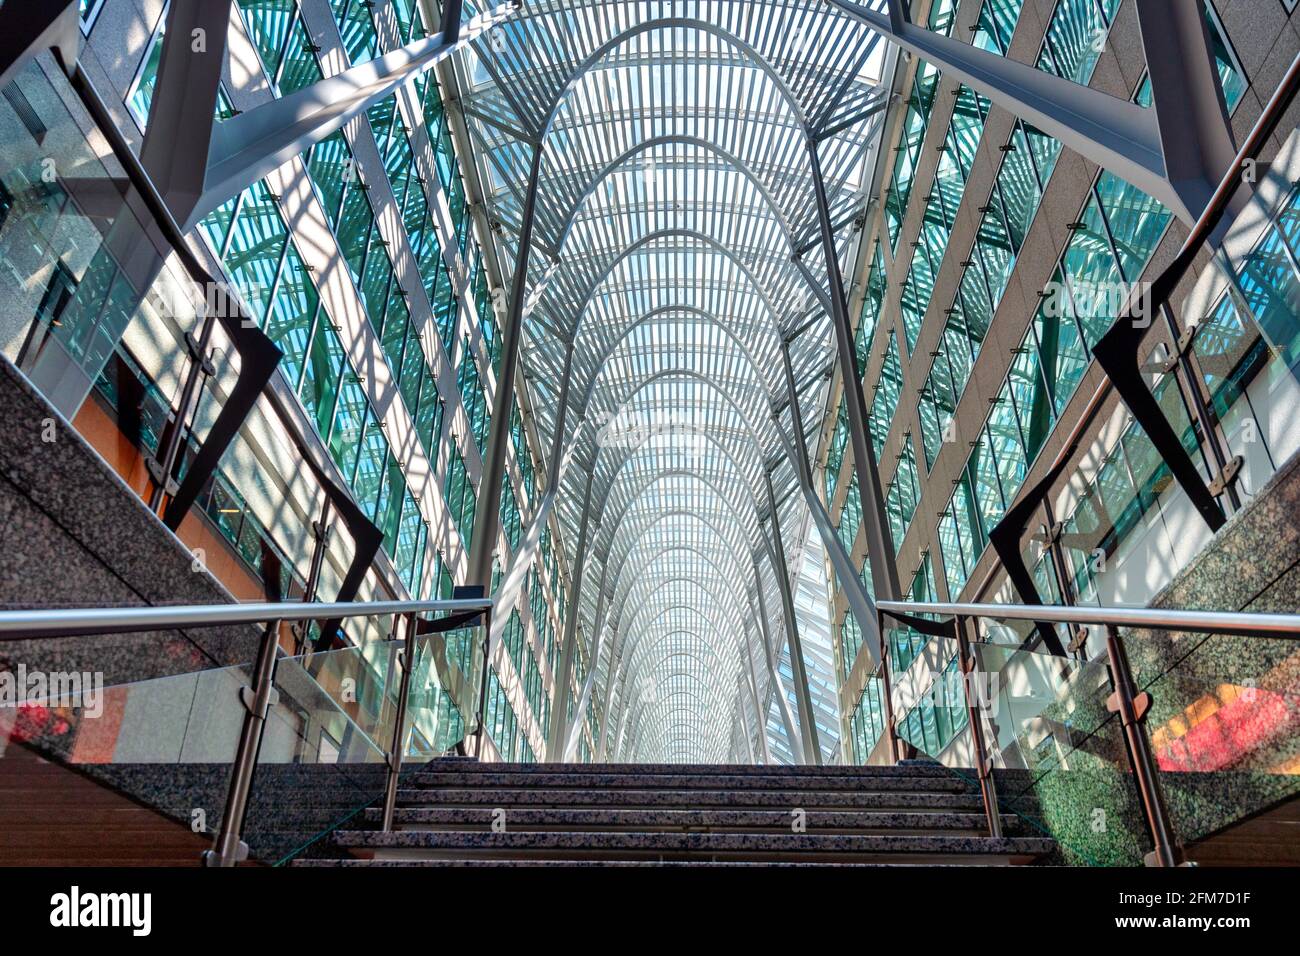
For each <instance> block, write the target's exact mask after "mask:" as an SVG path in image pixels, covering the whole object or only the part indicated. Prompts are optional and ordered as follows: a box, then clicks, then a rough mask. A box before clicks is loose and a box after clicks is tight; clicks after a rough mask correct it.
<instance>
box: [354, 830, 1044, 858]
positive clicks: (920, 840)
mask: <svg viewBox="0 0 1300 956" xmlns="http://www.w3.org/2000/svg"><path fill="white" fill-rule="evenodd" d="M332 839H333V841H334V843H335V845H336V846H341V847H347V848H365V849H411V850H421V849H428V850H437V849H448V850H456V849H484V850H564V849H572V850H601V849H609V850H650V851H655V850H661V851H688V850H696V851H730V852H783V853H785V852H836V851H839V852H858V853H862V852H873V851H875V852H893V853H898V852H931V853H943V852H949V853H953V852H956V853H986V854H1008V853H1011V854H1023V855H1038V854H1044V853H1048V852H1050V851H1051V849H1052V847H1053V845H1054V843H1053V841H1052V840H1050V839H1047V838H1044V837H1020V836H1003V837H988V836H955V835H949V834H930V835H913V834H839V833H828V834H821V833H783V834H767V833H663V832H642V831H621V832H602V831H584V832H538V831H506V832H504V833H492V832H490V831H482V830H472V831H471V830H400V831H392V832H389V833H382V832H379V831H375V830H338V831H336V832H335V833H334V834H333V838H332Z"/></svg>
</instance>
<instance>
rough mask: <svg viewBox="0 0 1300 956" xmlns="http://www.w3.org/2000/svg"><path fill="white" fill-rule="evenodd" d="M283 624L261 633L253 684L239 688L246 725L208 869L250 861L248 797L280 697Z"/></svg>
mask: <svg viewBox="0 0 1300 956" xmlns="http://www.w3.org/2000/svg"><path fill="white" fill-rule="evenodd" d="M279 644H280V622H279V621H278V620H277V621H271V622H269V623H268V624H267V625H266V630H265V631H264V632H263V634H262V646H261V650H260V651H259V652H258V658H257V664H256V669H255V670H254V674H253V683H252V684H251V685H249V686H247V687H241V688H240V689H239V700H240V702H241V703H242V704H243V705H244V724H243V727H242V728H240V731H239V746H238V747H237V748H236V750H235V759H234V763H233V764H232V766H231V769H230V786H229V787H228V788H227V790H226V808H225V811H224V812H223V813H222V815H221V826H220V828H219V829H218V830H217V837H216V840H215V841H214V842H213V844H212V849H210V850H205V851H204V852H203V863H204V865H205V866H213V867H215V866H236V865H238V864H239V863H241V862H242V861H244V860H246V859H248V844H247V843H245V842H244V841H243V839H242V834H243V829H244V816H245V814H246V813H247V812H248V797H249V794H250V793H251V792H252V789H253V772H254V771H255V770H256V769H257V755H258V752H259V751H260V750H261V749H262V735H263V733H264V732H265V730H266V715H267V713H268V712H269V711H270V709H271V705H272V704H274V703H275V701H276V699H277V698H278V697H279V694H278V693H277V692H276V690H275V667H276V663H277V660H278V656H279V649H280V648H279Z"/></svg>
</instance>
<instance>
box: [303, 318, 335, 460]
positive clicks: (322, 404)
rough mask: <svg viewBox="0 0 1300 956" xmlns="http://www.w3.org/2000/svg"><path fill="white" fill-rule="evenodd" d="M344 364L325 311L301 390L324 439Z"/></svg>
mask: <svg viewBox="0 0 1300 956" xmlns="http://www.w3.org/2000/svg"><path fill="white" fill-rule="evenodd" d="M344 361H345V360H344V357H343V345H342V343H340V342H339V337H338V333H337V332H335V331H334V329H333V328H332V327H331V325H330V323H329V317H328V316H327V315H326V314H325V312H324V310H323V309H322V310H321V314H320V318H319V320H318V321H317V323H316V333H315V335H313V336H312V341H311V352H310V353H309V360H308V362H307V365H306V367H305V368H304V369H303V377H302V386H301V387H300V388H299V390H298V398H299V400H300V401H301V402H302V405H303V408H305V409H307V413H308V414H309V415H311V417H312V420H313V421H314V422H315V423H316V431H317V432H318V433H319V434H320V435H321V436H322V437H323V436H326V435H328V434H329V430H330V422H331V420H332V419H333V416H334V402H335V399H336V397H337V395H338V389H339V380H340V376H341V375H342V372H343V365H344Z"/></svg>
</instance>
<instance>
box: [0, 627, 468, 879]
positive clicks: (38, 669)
mask: <svg viewBox="0 0 1300 956" xmlns="http://www.w3.org/2000/svg"><path fill="white" fill-rule="evenodd" d="M371 626H372V627H373V628H374V629H376V630H377V631H378V632H380V633H382V634H384V635H385V636H386V637H387V638H388V639H383V640H378V641H374V642H371V643H369V644H366V645H363V646H350V647H343V648H337V649H334V650H327V651H318V652H312V653H307V654H303V655H300V656H294V657H289V656H281V657H280V659H279V660H278V661H277V663H276V670H275V678H274V687H275V690H276V696H275V698H274V700H273V701H272V704H271V706H270V709H269V711H268V713H267V719H266V725H265V729H264V732H263V737H262V741H261V746H260V748H259V750H258V753H257V766H256V768H255V771H254V775H253V785H252V790H251V794H250V798H249V803H248V810H247V814H246V817H245V820H244V824H243V829H242V837H243V840H244V841H245V842H246V843H247V844H248V845H249V848H250V856H251V857H252V859H253V860H255V861H260V862H264V863H278V862H282V861H287V860H288V859H291V858H292V857H294V856H296V855H298V854H301V853H303V852H308V851H310V849H311V847H313V845H315V844H316V843H317V842H318V841H319V840H320V839H321V838H322V837H324V836H327V835H328V834H329V833H330V832H331V831H332V830H334V829H335V828H337V827H338V826H340V825H342V824H344V823H346V822H348V821H349V820H351V819H353V818H354V817H355V816H357V814H359V813H360V812H361V811H363V810H364V809H365V808H367V807H369V806H372V805H374V804H375V803H376V801H378V800H380V799H381V798H382V796H383V793H384V788H385V783H386V779H387V773H388V764H387V762H386V759H385V758H386V755H387V753H388V751H389V749H390V748H391V747H392V745H393V740H394V721H395V719H396V716H397V713H398V695H399V692H400V688H401V677H402V671H401V667H400V666H399V664H398V654H399V653H400V652H401V650H402V649H403V642H402V641H401V640H394V639H392V637H391V635H392V619H391V617H388V618H384V619H380V618H375V619H374V620H373V621H372V622H371ZM243 630H246V631H247V632H248V635H247V636H248V637H249V638H250V640H249V641H248V642H247V643H246V644H244V645H242V646H243V647H245V649H246V650H252V649H254V648H255V646H256V635H257V633H258V630H259V629H257V628H251V627H245V628H243ZM202 633H204V631H203V630H194V631H192V632H190V633H188V634H181V633H178V632H151V633H149V634H144V633H140V634H128V635H117V636H114V637H111V638H98V639H97V640H100V641H104V642H106V644H105V645H102V646H101V651H103V649H104V647H109V648H115V649H116V650H118V651H120V652H121V653H122V654H125V655H126V656H128V657H130V658H132V659H135V660H136V664H135V665H132V666H123V667H119V668H118V670H117V671H112V670H110V671H109V672H108V673H109V674H114V673H116V674H119V675H123V676H126V677H127V678H128V679H127V680H125V681H121V682H117V683H110V682H109V681H107V680H105V672H104V671H95V670H86V671H84V672H82V671H69V672H54V671H50V670H45V669H43V668H46V667H53V666H55V665H56V664H57V662H58V661H59V660H60V659H61V658H60V657H59V655H58V654H56V651H58V650H59V649H60V648H62V649H63V650H64V651H66V652H67V654H66V661H67V664H66V666H77V667H82V666H85V665H84V662H83V660H82V658H83V657H85V656H86V655H87V654H88V653H89V652H88V651H87V650H86V646H85V645H84V643H83V642H82V641H80V640H78V639H77V638H61V639H48V640H44V641H40V642H27V641H22V642H10V643H9V644H7V645H6V646H5V647H4V650H5V652H6V655H5V657H4V658H2V659H0V664H2V665H3V667H0V678H3V683H0V689H3V690H4V691H5V693H4V694H3V695H0V761H2V760H3V759H4V757H5V753H6V751H7V750H9V749H10V748H18V747H22V748H26V749H28V750H31V751H34V752H36V753H37V754H39V755H40V756H42V757H44V758H46V759H48V760H51V761H54V762H56V763H59V764H62V765H66V766H69V767H71V768H73V769H75V770H77V771H78V772H80V773H82V774H84V775H86V776H89V777H91V778H92V779H94V780H96V781H98V782H99V783H101V784H103V785H104V786H106V787H109V788H111V789H114V790H116V791H118V792H120V793H123V794H126V795H127V796H129V797H132V798H134V799H135V800H137V801H139V802H141V803H143V804H145V805H147V806H150V807H153V808H155V809H156V810H158V811H159V812H161V813H162V814H163V815H165V816H168V817H170V818H172V819H174V820H176V821H177V822H178V823H180V824H181V825H183V826H186V827H187V828H189V829H191V830H192V831H193V832H195V833H200V834H205V835H207V836H208V837H213V836H215V834H216V833H217V831H218V830H219V828H220V826H221V823H222V816H223V813H224V810H225V806H226V799H227V794H228V791H229V786H230V781H231V779H232V772H233V761H234V759H235V755H236V750H237V744H238V741H239V737H240V732H241V728H242V727H243V724H244V720H245V715H246V713H247V711H246V710H245V706H244V700H245V699H246V698H248V697H250V694H249V688H250V685H251V683H252V680H253V676H254V673H253V672H254V667H253V665H252V664H241V665H236V666H229V667H218V668H212V669H208V670H202V671H197V672H188V673H179V674H173V675H168V676H160V677H152V678H144V679H139V680H130V679H129V676H130V675H131V674H133V673H139V667H140V666H141V661H142V660H143V666H146V667H152V668H162V667H164V666H167V665H166V661H168V660H170V661H172V663H173V664H182V665H186V664H192V663H193V658H194V653H199V652H201V651H202V648H201V647H200V646H199V645H198V644H196V643H194V642H193V638H194V636H195V635H196V634H202ZM398 633H399V634H404V633H405V631H404V628H403V629H399V632H398ZM483 636H484V632H483V628H482V626H481V625H480V624H471V625H470V626H466V627H461V628H459V629H455V630H450V631H447V632H435V633H430V634H425V635H421V636H420V637H419V639H418V641H417V646H416V652H415V655H414V668H413V670H412V675H411V680H410V691H409V693H410V696H409V702H408V709H407V724H406V729H407V731H408V732H407V733H406V734H404V735H403V737H402V738H401V739H403V740H405V741H406V746H405V753H404V764H403V771H404V773H407V774H410V773H416V772H418V771H419V769H420V768H421V767H422V766H423V764H424V763H425V762H427V761H428V760H430V759H432V758H434V757H437V756H440V755H442V754H444V753H447V752H448V751H451V750H453V749H455V748H457V746H458V745H459V744H461V743H462V742H463V741H464V740H465V739H466V737H467V735H470V734H472V733H473V732H474V731H475V730H476V729H477V727H478V722H477V714H478V706H479V696H480V693H481V676H482V673H483ZM279 639H280V647H281V648H284V647H289V646H292V644H293V636H292V634H291V630H290V627H289V625H288V624H283V625H281V627H280V634H279ZM215 646H216V645H208V646H207V651H208V652H212V651H213V649H214V647H215ZM150 648H152V649H153V650H152V654H151V653H150V651H149V649H150ZM15 655H19V657H21V658H23V660H25V661H27V662H20V660H19V657H16V656H15ZM203 656H204V655H203V654H202V653H200V657H203ZM248 656H250V657H251V656H252V654H251V653H250V654H249V655H248ZM10 688H15V689H16V693H15V694H10V693H8V690H9V689H10Z"/></svg>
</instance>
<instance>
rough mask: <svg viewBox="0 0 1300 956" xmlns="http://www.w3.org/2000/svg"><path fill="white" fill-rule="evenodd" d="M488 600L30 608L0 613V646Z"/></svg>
mask: <svg viewBox="0 0 1300 956" xmlns="http://www.w3.org/2000/svg"><path fill="white" fill-rule="evenodd" d="M491 607H492V601H491V599H489V598H448V599H444V600H438V601H340V602H335V603H316V602H307V601H279V602H270V601H263V602H256V603H247V604H188V605H177V606H162V607H108V608H93V607H89V608H33V609H27V610H21V611H0V641H5V640H23V639H26V638H32V637H79V636H83V635H92V634H125V633H129V632H130V631H141V630H154V629H166V628H173V627H215V626H219V625H222V624H260V623H262V622H263V621H270V620H275V621H314V620H331V619H335V618H352V617H387V616H388V615H390V614H428V613H431V612H434V611H484V610H488V609H489V608H491Z"/></svg>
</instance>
